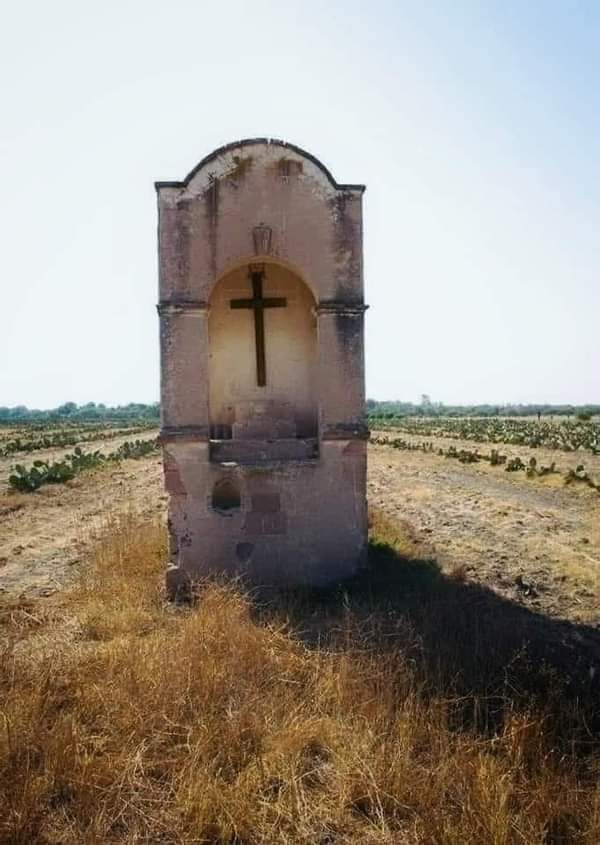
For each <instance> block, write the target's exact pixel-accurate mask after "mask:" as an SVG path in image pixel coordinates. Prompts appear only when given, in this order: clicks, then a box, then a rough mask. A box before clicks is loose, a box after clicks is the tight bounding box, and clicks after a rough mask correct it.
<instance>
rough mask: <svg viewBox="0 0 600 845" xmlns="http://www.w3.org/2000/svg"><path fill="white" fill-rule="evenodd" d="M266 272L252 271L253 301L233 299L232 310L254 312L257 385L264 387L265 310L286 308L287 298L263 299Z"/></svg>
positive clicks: (265, 365)
mask: <svg viewBox="0 0 600 845" xmlns="http://www.w3.org/2000/svg"><path fill="white" fill-rule="evenodd" d="M264 277H265V273H264V270H253V269H251V270H250V279H251V281H252V299H232V300H231V301H230V303H229V304H230V305H231V307H232V308H250V309H252V311H254V338H255V345H256V383H257V385H258V386H259V387H264V386H265V385H266V383H267V364H266V359H265V308H284V307H285V306H286V305H287V299H285V297H282V296H281V297H277V296H276V297H266V298H265V297H263V279H264Z"/></svg>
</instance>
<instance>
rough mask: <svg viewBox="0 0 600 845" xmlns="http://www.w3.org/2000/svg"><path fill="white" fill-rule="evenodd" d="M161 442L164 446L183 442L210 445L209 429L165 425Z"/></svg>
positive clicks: (203, 426)
mask: <svg viewBox="0 0 600 845" xmlns="http://www.w3.org/2000/svg"><path fill="white" fill-rule="evenodd" d="M159 440H160V442H161V443H162V444H165V443H179V442H182V441H185V442H197V443H208V440H209V429H208V426H206V425H165V426H163V427H162V428H161V430H160V434H159Z"/></svg>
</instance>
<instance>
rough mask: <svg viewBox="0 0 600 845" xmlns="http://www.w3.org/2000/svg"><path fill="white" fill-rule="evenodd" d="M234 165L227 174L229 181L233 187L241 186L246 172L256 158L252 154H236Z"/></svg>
mask: <svg viewBox="0 0 600 845" xmlns="http://www.w3.org/2000/svg"><path fill="white" fill-rule="evenodd" d="M233 163H234V167H233V169H232V170H230V171H229V173H228V174H227V182H228V184H230V185H231V187H232V188H239V186H240V184H241V182H243V180H244V178H245V176H246V174H247V173H248V171H249V170H250V169H251V168H252V165H253V163H254V160H253V158H252V156H234V157H233Z"/></svg>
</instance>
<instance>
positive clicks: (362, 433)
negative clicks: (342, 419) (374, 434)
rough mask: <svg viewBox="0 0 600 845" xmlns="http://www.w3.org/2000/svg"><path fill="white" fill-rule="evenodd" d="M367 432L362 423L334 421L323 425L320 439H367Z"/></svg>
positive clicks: (367, 429) (366, 427)
mask: <svg viewBox="0 0 600 845" xmlns="http://www.w3.org/2000/svg"><path fill="white" fill-rule="evenodd" d="M369 433H370V432H369V428H368V426H367V425H365V424H364V423H336V424H332V425H325V426H323V429H322V431H321V440H368V438H369Z"/></svg>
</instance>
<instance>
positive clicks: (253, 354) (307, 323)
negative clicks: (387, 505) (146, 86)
mask: <svg viewBox="0 0 600 845" xmlns="http://www.w3.org/2000/svg"><path fill="white" fill-rule="evenodd" d="M156 188H157V192H158V210H159V227H158V228H159V274H160V283H159V284H160V302H159V306H158V310H159V314H160V337H161V408H162V432H161V438H162V444H163V454H164V470H165V483H166V488H167V492H168V494H169V530H170V544H171V548H170V559H171V560H170V569H169V573H168V584H169V586H170V590H171V592H173V591H175V590H176V589H177V587H178V585H185V584H186V583H187V582H189V580H190V579H191V580H194V579H196V578H200V577H202V576H203V575H206V574H208V573H211V572H226V573H231V574H239V573H241V574H243V575H245V576H246V577H247V578H248V579H250V580H251V581H252V582H255V583H263V584H276V583H280V584H281V583H287V584H294V583H308V584H316V585H318V584H326V583H330V582H333V581H336V580H340V579H342V578H343V577H345V576H347V575H350V574H351V573H352V572H354V571H355V570H356V568H357V567H358V566H360V564H361V562H362V561H363V559H364V554H365V548H366V532H367V512H366V436H367V429H366V425H365V416H364V414H365V396H364V356H363V317H364V311H365V308H366V306H365V305H364V303H363V267H362V195H363V192H364V186H362V185H338V184H337V182H336V181H335V180H334V178H333V177H332V175H331V173H330V172H329V171H328V170H327V169H326V168H325V167H324V166H323V165H322V164H321V162H319V161H318V160H317V159H316V158H315V157H314V156H312V155H310V154H309V153H306V152H304V151H303V150H301V149H299V148H298V147H295V146H293V145H292V144H286V143H283V142H282V141H274V140H270V139H264V138H259V139H252V140H245V141H239V142H236V143H233V144H229V145H227V146H226V147H222V148H221V149H218V150H216V151H215V152H213V153H211V154H210V155H209V156H207V157H206V158H205V159H203V160H202V161H201V162H200V164H199V165H198V166H197V167H195V168H194V169H193V170H192V172H191V173H190V174H189V175H188V176H187V177H186V179H185V180H184V181H183V182H158V183H157V185H156Z"/></svg>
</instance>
